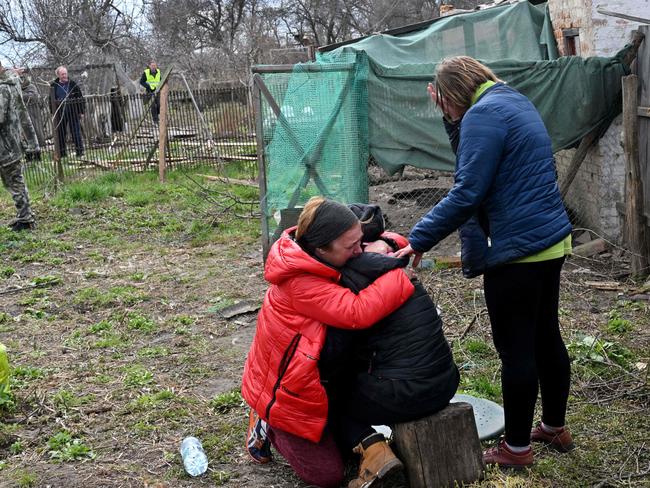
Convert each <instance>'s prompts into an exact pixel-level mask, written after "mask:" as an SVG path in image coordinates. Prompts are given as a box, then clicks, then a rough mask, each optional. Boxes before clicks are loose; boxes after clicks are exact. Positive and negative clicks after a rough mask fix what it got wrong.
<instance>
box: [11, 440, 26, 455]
mask: <svg viewBox="0 0 650 488" xmlns="http://www.w3.org/2000/svg"><path fill="white" fill-rule="evenodd" d="M24 450H25V446H24V445H23V442H22V441H21V440H17V441H16V442H14V443H13V444H11V445H10V446H9V452H10V453H11V454H13V455H14V456H15V455H17V454H20V453H21V452H23V451H24Z"/></svg>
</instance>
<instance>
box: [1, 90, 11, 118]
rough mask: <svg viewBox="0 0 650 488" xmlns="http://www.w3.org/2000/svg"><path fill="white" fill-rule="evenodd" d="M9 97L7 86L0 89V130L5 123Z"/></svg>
mask: <svg viewBox="0 0 650 488" xmlns="http://www.w3.org/2000/svg"><path fill="white" fill-rule="evenodd" d="M10 102H11V96H10V94H9V89H8V88H7V86H2V87H0V128H2V127H3V126H4V125H5V124H6V123H7V116H8V114H9V103H10Z"/></svg>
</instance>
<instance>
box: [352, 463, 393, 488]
mask: <svg viewBox="0 0 650 488" xmlns="http://www.w3.org/2000/svg"><path fill="white" fill-rule="evenodd" d="M403 469H404V464H402V461H400V460H399V459H393V460H392V461H391V462H390V463H387V464H386V465H385V466H383V467H382V468H381V469H380V470H379V472H378V473H377V477H376V478H375V479H372V480H370V481H368V482H367V483H364V484H363V485H361V487H360V488H371V487H372V488H380V487H381V486H383V484H384V482H386V481H390V480H391V479H392V478H393V477H394V475H396V474H397V473H399V472H400V471H402V470H403Z"/></svg>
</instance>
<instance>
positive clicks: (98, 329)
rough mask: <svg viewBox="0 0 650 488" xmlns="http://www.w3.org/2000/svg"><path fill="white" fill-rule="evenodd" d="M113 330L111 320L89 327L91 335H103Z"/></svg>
mask: <svg viewBox="0 0 650 488" xmlns="http://www.w3.org/2000/svg"><path fill="white" fill-rule="evenodd" d="M111 330H113V323H112V322H111V321H109V320H102V321H101V322H97V323H96V324H93V325H91V326H90V327H88V332H90V333H91V334H101V333H103V332H108V331H111Z"/></svg>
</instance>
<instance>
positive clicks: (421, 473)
mask: <svg viewBox="0 0 650 488" xmlns="http://www.w3.org/2000/svg"><path fill="white" fill-rule="evenodd" d="M393 435H394V437H395V447H396V450H397V452H398V453H399V454H398V455H399V457H400V459H401V460H402V461H403V462H404V465H405V467H406V473H407V475H408V478H409V486H410V487H411V488H437V487H447V486H449V487H453V486H458V485H460V484H461V483H471V482H474V481H476V480H479V479H481V478H482V477H483V470H484V468H485V466H484V464H483V452H482V450H481V443H480V441H479V438H478V432H477V430H476V422H475V421H474V412H473V410H472V406H471V405H469V404H468V403H462V402H460V403H451V404H449V406H447V407H446V408H444V409H443V410H441V411H440V412H438V413H436V414H434V415H431V416H430V417H425V418H423V419H420V420H416V421H414V422H407V423H404V424H396V425H395V428H394V429H393Z"/></svg>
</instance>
